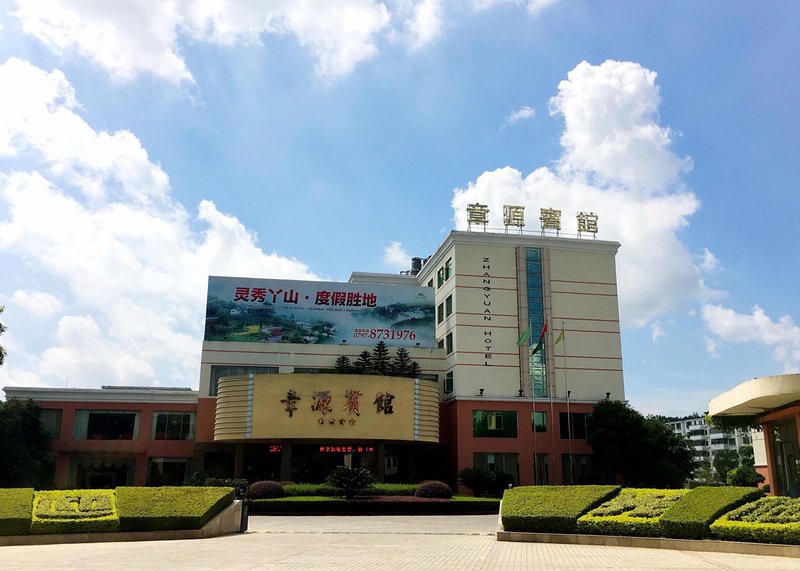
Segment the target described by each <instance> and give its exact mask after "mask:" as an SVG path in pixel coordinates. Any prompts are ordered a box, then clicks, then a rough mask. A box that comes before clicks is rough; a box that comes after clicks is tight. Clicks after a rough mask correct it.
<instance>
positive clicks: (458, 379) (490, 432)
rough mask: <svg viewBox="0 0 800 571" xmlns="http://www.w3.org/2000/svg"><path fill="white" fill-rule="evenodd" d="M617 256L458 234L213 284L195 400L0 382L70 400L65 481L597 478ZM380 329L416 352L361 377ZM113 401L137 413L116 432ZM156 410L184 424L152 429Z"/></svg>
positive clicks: (619, 394)
mask: <svg viewBox="0 0 800 571" xmlns="http://www.w3.org/2000/svg"><path fill="white" fill-rule="evenodd" d="M618 248H619V244H618V243H616V242H606V241H600V240H596V239H594V238H593V237H590V238H583V239H581V238H567V237H563V236H558V235H545V233H544V231H543V232H542V233H541V234H539V233H537V234H536V235H531V234H523V233H521V232H519V233H509V232H508V231H506V232H485V231H453V232H451V233H450V234H449V235H448V236H447V238H446V239H445V240H444V242H443V243H442V244H441V245H440V246H439V247H438V248H437V249H436V251H435V252H434V253H433V254H432V255H431V256H429V257H427V258H424V259H421V258H415V259H414V260H413V263H412V269H411V270H410V271H408V272H403V273H402V274H400V275H393V274H376V273H363V272H355V273H353V274H352V276H351V278H350V280H349V281H348V282H347V283H330V282H297V281H294V282H292V281H286V280H283V281H281V280H268V279H257V278H214V277H212V278H210V279H209V304H208V310H207V315H206V337H205V340H204V342H203V350H202V362H201V368H200V380H199V388H198V390H197V391H196V392H195V391H180V390H178V391H163V390H161V391H160V390H153V389H142V388H139V389H122V388H118V389H112V388H109V389H104V390H95V391H80V390H72V389H46V390H44V391H45V392H41V391H40V390H36V389H24V388H18V387H17V388H15V387H6V389H5V391H6V395H7V397H9V398H33V399H34V400H36V401H38V402H39V403H40V404H41V405H42V406H43V407H44V408H45V409H46V410H47V411H57V410H61V412H60V413H55V412H47V413H46V414H47V415H49V416H48V418H49V417H53V416H54V415H56V414H57V416H58V420H53V419H52V418H50V420H49V422H50V423H51V424H53V423H56V424H58V434H60V436H59V437H58V438H57V439H56V440H55V447H56V451H57V454H58V458H59V464H58V466H59V467H58V471H57V485H58V486H60V487H67V486H78V485H96V484H97V483H103V482H106V481H105V480H103V479H102V478H103V476H102V474H103V473H108V475H109V478H111V479H113V480H115V483H116V484H120V483H126V482H127V483H136V484H145V483H160V482H163V481H166V480H172V481H179V480H182V479H184V478H186V477H187V476H188V475H189V474H190V473H191V472H194V471H201V472H205V473H208V474H210V475H217V476H236V477H247V478H249V479H251V480H252V479H260V478H272V479H280V480H293V481H315V480H317V481H318V480H321V479H322V478H324V476H325V475H327V473H329V472H330V470H331V469H332V468H333V467H334V466H336V465H341V464H345V465H351V466H354V465H361V466H365V467H368V468H370V469H371V470H372V471H374V472H375V473H376V474H377V475H378V477H379V478H380V479H381V480H384V481H419V480H421V479H425V478H439V479H444V480H447V481H449V482H451V483H453V484H455V483H456V480H457V474H458V472H459V471H460V470H463V469H464V468H467V467H483V468H488V469H491V470H494V471H502V472H506V473H508V474H510V475H511V477H512V478H513V480H514V481H515V482H518V483H520V484H533V483H551V484H558V483H583V482H589V481H594V480H597V479H598V478H599V477H600V476H599V475H598V474H596V473H595V472H594V471H593V469H592V462H591V449H590V448H589V446H588V445H587V443H586V435H587V418H588V416H589V414H590V413H591V411H592V408H593V406H594V405H595V404H596V403H597V402H598V401H600V400H602V399H607V398H611V399H614V400H623V399H624V398H625V394H624V384H623V372H622V354H621V343H620V323H619V309H618V303H617V282H616V266H615V256H616V252H617V250H618ZM301 306H302V307H301ZM354 324H355V325H354ZM380 340H384V341H385V343H386V345H387V346H388V351H389V357H390V358H391V359H393V360H394V361H395V362H396V361H397V359H398V358H400V355H402V354H403V353H404V352H406V353H407V356H408V359H407V360H405V361H404V360H403V359H404V358H405V357H403V358H401V361H402V364H401V366H400V369H401V371H400V372H397V371H394V372H393V370H391V369H389V370H384V371H378V372H377V374H375V373H376V372H375V371H372V373H373V374H356V373H363V372H364V371H363V370H358V366H356V367H355V370H353V365H356V364H357V363H358V361H359V359H360V358H361V359H362V361H363V358H364V357H363V354H364V353H365V352H373V350H374V348H375V344H376V343H377V342H378V341H380ZM398 352H399V353H400V355H398ZM345 357H346V358H347V359H344V358H345ZM409 360H410V361H413V362H414V363H416V365H414V366H413V367H411V368H409V366H410V365H409ZM348 362H349V366H348ZM362 364H363V363H362ZM381 373H386V374H381ZM120 411H122V412H126V413H134V417H131V418H133V422H134V424H132V425H131V426H130V427H129V426H128V425H127V424H125V426H122V425H120V422H122V421H121V420H120V418H118V417H119V416H120V415H119V414H118V412H120ZM103 415H105V416H103ZM165 415H166V416H165ZM173 416H174V417H175V418H173ZM84 417H87V419H88V418H94V419H95V421H96V422H95V424H96V425H97V426H95V428H97V432H96V433H93V432H92V431H91V430H88V428H87V431H84V430H83V424H85V421H86V420H87V419H85V418H84ZM162 417H163V418H162ZM129 420H130V419H128V420H126V421H125V422H128V421H129ZM162 420H163V422H166V423H168V424H169V426H172V425H174V424H177V425H179V426H178V428H175V427H174V426H173V429H172V430H171V431H170V430H160V429H159V426H161V425H160V424H159V422H162ZM173 420H174V422H172V421H173ZM100 421H102V422H100ZM88 422H90V423H91V420H88ZM163 422H162V424H163ZM97 423H99V424H97ZM128 423H129V422H128ZM100 424H103V425H104V426H105V425H108V426H106V427H105V428H104V429H101V427H100ZM123 424H124V423H123ZM129 424H130V423H129ZM117 425H119V426H117ZM184 425H186V427H187V429H186V430H183V428H182V427H183V426H184ZM166 426H167V425H165V426H164V427H162V428H165V427H166ZM189 426H191V428H189ZM115 427H116V428H115ZM120 427H121V428H120ZM128 428H130V430H128ZM67 436H68V437H67ZM159 439H166V440H178V441H180V442H178V443H175V442H173V443H172V444H171V445H170V446H167V445H165V444H164V443H162V442H159ZM109 440H115V441H116V442H109ZM119 441H122V443H120V442H119ZM123 465H124V466H126V467H127V468H126V470H125V473H124V474H122V471H121V468H120V467H121V466H123ZM112 474H114V476H113V478H112V477H111V475H112ZM120 479H123V480H124V482H120ZM106 483H111V482H110V480H109V481H108V482H106Z"/></svg>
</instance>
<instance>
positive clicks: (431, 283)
mask: <svg viewBox="0 0 800 571" xmlns="http://www.w3.org/2000/svg"><path fill="white" fill-rule="evenodd" d="M428 287H433V280H432V279H431V280H429V281H428Z"/></svg>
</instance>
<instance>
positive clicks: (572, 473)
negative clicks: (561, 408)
mask: <svg viewBox="0 0 800 571" xmlns="http://www.w3.org/2000/svg"><path fill="white" fill-rule="evenodd" d="M561 331H562V332H563V331H564V322H563V321H562V322H561ZM562 343H564V389H565V390H566V391H567V433H568V436H569V483H570V484H575V481H574V480H575V466H574V464H573V458H572V415H571V414H570V409H569V397H570V395H571V393H572V391H571V390H569V379H568V377H567V338H566V336H564V337H562Z"/></svg>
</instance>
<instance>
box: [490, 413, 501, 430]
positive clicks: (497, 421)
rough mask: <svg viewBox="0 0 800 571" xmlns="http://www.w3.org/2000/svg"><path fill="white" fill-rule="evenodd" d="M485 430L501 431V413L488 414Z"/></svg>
mask: <svg viewBox="0 0 800 571" xmlns="http://www.w3.org/2000/svg"><path fill="white" fill-rule="evenodd" d="M486 428H487V429H488V430H503V413H500V412H490V413H489V416H487V417H486Z"/></svg>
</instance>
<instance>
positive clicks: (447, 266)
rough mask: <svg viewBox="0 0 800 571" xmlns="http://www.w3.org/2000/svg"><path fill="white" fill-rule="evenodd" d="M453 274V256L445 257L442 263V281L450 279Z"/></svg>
mask: <svg viewBox="0 0 800 571" xmlns="http://www.w3.org/2000/svg"><path fill="white" fill-rule="evenodd" d="M452 275H453V258H447V261H446V262H445V263H444V281H447V280H449V279H450V277H451V276H452Z"/></svg>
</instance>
